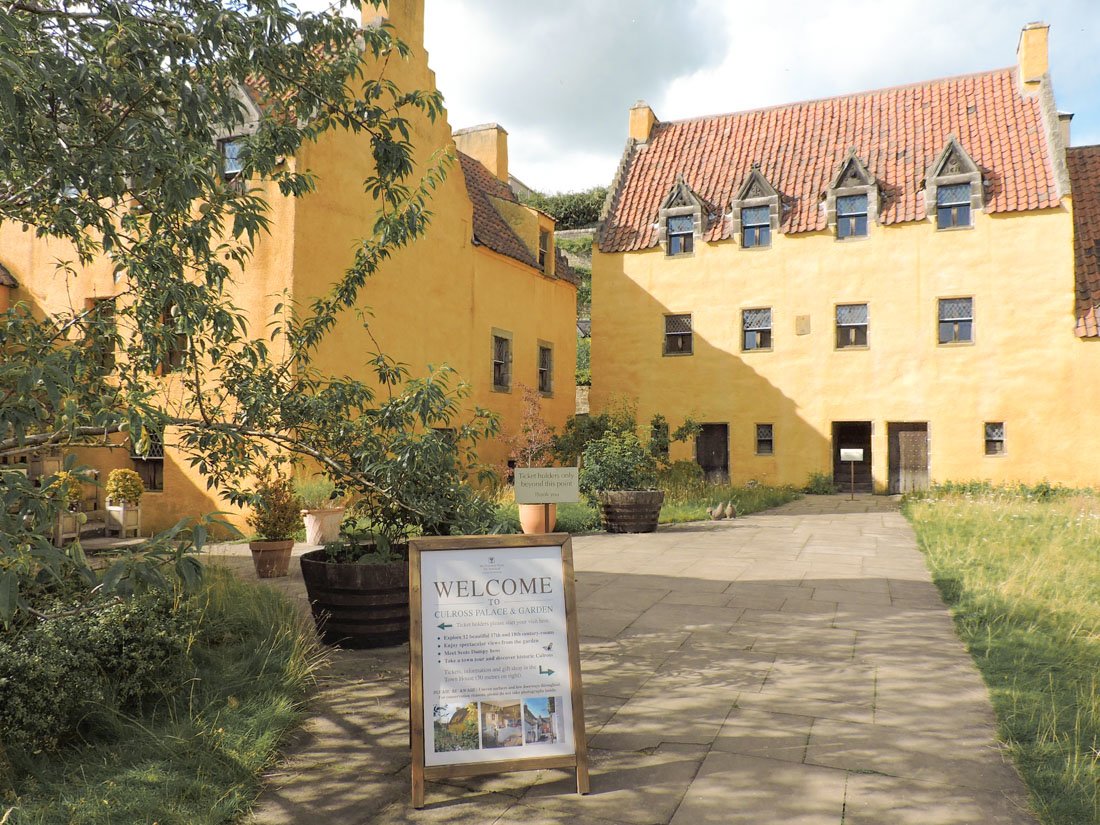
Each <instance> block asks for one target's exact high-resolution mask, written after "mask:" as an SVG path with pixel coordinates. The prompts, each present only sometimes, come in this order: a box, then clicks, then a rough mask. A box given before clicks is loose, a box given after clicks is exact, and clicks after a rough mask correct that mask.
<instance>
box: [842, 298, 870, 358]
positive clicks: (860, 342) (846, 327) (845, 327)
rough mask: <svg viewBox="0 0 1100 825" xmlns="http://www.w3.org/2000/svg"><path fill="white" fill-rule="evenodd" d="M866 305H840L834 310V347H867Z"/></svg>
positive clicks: (867, 316)
mask: <svg viewBox="0 0 1100 825" xmlns="http://www.w3.org/2000/svg"><path fill="white" fill-rule="evenodd" d="M868 321H869V313H868V310H867V304H840V305H838V306H837V308H836V347H837V349H845V348H848V347H865V346H867V327H868Z"/></svg>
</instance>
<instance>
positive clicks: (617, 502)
mask: <svg viewBox="0 0 1100 825" xmlns="http://www.w3.org/2000/svg"><path fill="white" fill-rule="evenodd" d="M596 497H597V500H598V501H599V505H600V519H601V520H602V521H603V526H604V529H605V530H607V532H609V533H652V532H653V531H654V530H656V529H657V521H658V520H659V519H660V517H661V505H662V504H664V502H665V493H664V491H663V490H608V491H605V492H602V493H597V494H596Z"/></svg>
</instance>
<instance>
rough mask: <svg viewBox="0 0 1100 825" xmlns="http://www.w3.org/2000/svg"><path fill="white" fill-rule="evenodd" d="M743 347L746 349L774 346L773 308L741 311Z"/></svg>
mask: <svg viewBox="0 0 1100 825" xmlns="http://www.w3.org/2000/svg"><path fill="white" fill-rule="evenodd" d="M741 348H742V349H744V350H746V351H748V350H754V349H771V348H772V311H771V309H745V310H742V311H741Z"/></svg>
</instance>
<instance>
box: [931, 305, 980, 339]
mask: <svg viewBox="0 0 1100 825" xmlns="http://www.w3.org/2000/svg"><path fill="white" fill-rule="evenodd" d="M973 340H974V299H973V298H941V299H940V313H939V341H940V343H941V344H966V343H971V342H973Z"/></svg>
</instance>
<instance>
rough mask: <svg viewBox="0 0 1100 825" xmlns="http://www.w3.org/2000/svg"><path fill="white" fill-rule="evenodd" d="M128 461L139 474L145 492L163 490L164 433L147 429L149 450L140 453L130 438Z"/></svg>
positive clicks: (159, 491) (161, 491)
mask: <svg viewBox="0 0 1100 825" xmlns="http://www.w3.org/2000/svg"><path fill="white" fill-rule="evenodd" d="M130 461H131V463H132V464H133V465H134V471H135V472H136V473H138V474H139V475H140V476H141V481H142V483H143V484H144V485H145V492H147V493H163V492H164V433H157V432H154V431H153V430H150V431H149V452H148V454H145V455H142V454H140V453H138V452H137V445H135V444H134V442H133V439H131V440H130Z"/></svg>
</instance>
